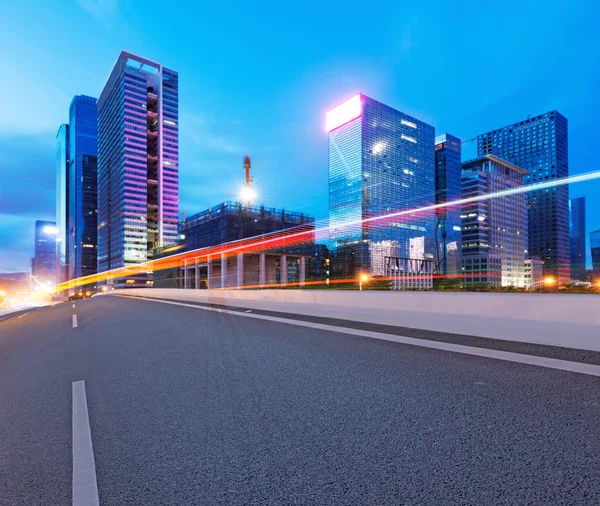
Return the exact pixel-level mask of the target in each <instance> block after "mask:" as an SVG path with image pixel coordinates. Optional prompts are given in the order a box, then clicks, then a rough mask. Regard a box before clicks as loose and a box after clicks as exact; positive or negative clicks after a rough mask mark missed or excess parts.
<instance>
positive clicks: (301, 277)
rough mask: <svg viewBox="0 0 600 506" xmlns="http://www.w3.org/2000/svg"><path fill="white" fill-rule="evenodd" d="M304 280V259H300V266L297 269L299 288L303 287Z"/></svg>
mask: <svg viewBox="0 0 600 506" xmlns="http://www.w3.org/2000/svg"><path fill="white" fill-rule="evenodd" d="M305 279H306V258H304V257H300V265H299V269H298V281H299V282H300V286H304V282H305Z"/></svg>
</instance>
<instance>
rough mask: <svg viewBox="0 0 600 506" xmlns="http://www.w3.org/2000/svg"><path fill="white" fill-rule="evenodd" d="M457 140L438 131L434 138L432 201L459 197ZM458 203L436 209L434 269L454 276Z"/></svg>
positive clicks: (457, 264) (457, 268)
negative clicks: (433, 199)
mask: <svg viewBox="0 0 600 506" xmlns="http://www.w3.org/2000/svg"><path fill="white" fill-rule="evenodd" d="M461 170H462V167H461V142H460V139H459V138H458V137H454V136H453V135H450V134H441V135H438V136H436V138H435V203H436V204H444V203H447V202H452V201H455V200H459V199H460V196H461ZM460 223H461V222H460V206H453V207H445V208H442V209H438V210H436V227H435V255H436V257H435V265H436V268H435V270H436V272H437V273H440V274H443V275H450V276H451V277H453V276H456V275H458V274H459V273H460V265H461V264H460V255H459V253H460V237H461V235H460Z"/></svg>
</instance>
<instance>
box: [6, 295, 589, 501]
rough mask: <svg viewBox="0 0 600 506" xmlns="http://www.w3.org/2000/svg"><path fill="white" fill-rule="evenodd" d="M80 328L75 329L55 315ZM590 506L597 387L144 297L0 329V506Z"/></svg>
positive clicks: (561, 375)
mask: <svg viewBox="0 0 600 506" xmlns="http://www.w3.org/2000/svg"><path fill="white" fill-rule="evenodd" d="M74 313H76V314H77V321H78V326H77V328H73V326H72V315H73V314H74ZM79 380H84V381H85V388H86V391H87V405H88V409H89V419H90V427H91V436H92V442H93V448H94V453H95V462H96V474H97V483H98V493H99V498H100V504H103V505H129V504H132V505H155V504H156V505H158V504H176V505H186V504H199V505H218V504H226V505H259V504H260V505H271V504H283V505H291V504H301V505H320V506H322V505H338V504H340V505H342V504H343V505H347V504H365V505H380V504H393V505H399V504H404V505H417V504H433V505H438V504H442V505H453V504H473V505H494V504H507V505H519V504H543V505H555V504H556V505H558V504H573V505H588V504H589V505H598V504H600V378H598V377H593V376H586V375H582V374H576V373H571V372H565V371H558V370H554V369H547V368H542V367H536V366H530V365H523V364H517V363H511V362H503V361H499V360H492V359H487V358H482V357H477V356H469V355H461V354H456V353H449V352H444V351H439V350H433V349H426V348H420V347H414V346H407V345H402V344H398V343H392V342H386V341H379V340H373V339H368V338H362V337H356V336H349V335H344V334H339V333H334V332H328V331H323V330H316V329H309V328H306V327H298V326H294V325H288V324H284V323H276V322H271V321H264V320H256V319H250V318H245V317H244V316H237V315H230V314H223V313H217V312H212V311H206V310H202V309H196V308H188V307H180V306H174V305H166V304H162V303H159V302H152V301H143V300H133V299H125V298H118V297H113V296H103V297H94V298H93V299H90V300H86V301H78V302H77V303H76V308H75V309H73V308H72V304H70V303H68V304H61V305H59V306H56V307H48V308H41V309H36V310H32V311H31V312H29V314H27V315H26V316H24V317H22V318H16V317H15V318H9V319H7V320H4V321H3V322H1V323H0V504H2V505H13V504H23V505H46V504H48V505H62V504H70V503H71V490H72V486H71V480H72V469H73V460H72V443H71V437H72V430H71V423H72V412H71V389H72V383H73V382H75V381H79Z"/></svg>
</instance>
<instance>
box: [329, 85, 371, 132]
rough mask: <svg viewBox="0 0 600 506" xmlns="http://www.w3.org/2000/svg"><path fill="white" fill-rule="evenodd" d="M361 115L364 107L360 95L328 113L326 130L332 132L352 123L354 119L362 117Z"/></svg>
mask: <svg viewBox="0 0 600 506" xmlns="http://www.w3.org/2000/svg"><path fill="white" fill-rule="evenodd" d="M361 114H362V106H361V102H360V93H359V94H357V95H354V96H353V97H352V98H350V99H348V100H346V101H345V102H343V103H342V104H340V105H338V106H337V107H334V108H333V109H331V110H329V111H328V112H327V126H326V127H325V130H326V131H327V132H331V131H332V130H335V129H336V128H338V127H341V126H342V125H345V124H346V123H350V121H352V120H353V119H356V118H358V117H360V115H361Z"/></svg>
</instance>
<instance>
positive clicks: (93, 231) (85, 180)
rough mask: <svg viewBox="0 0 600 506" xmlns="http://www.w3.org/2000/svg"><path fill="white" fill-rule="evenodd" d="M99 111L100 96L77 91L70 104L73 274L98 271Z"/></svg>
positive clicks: (77, 275)
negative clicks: (97, 104)
mask: <svg viewBox="0 0 600 506" xmlns="http://www.w3.org/2000/svg"><path fill="white" fill-rule="evenodd" d="M97 132H98V130H97V112H96V99H95V98H93V97H88V96H85V95H77V96H75V97H73V100H72V101H71V107H70V108H69V156H70V158H69V171H68V177H69V185H68V192H69V197H68V200H67V201H68V207H67V209H68V211H67V216H68V223H69V235H70V236H71V239H70V241H71V244H70V247H69V249H68V256H69V259H68V265H69V271H70V274H71V277H72V278H79V277H81V276H89V275H90V274H95V273H96V272H97V261H96V252H97V233H98V222H97V169H98V166H97V155H98V134H97Z"/></svg>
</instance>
